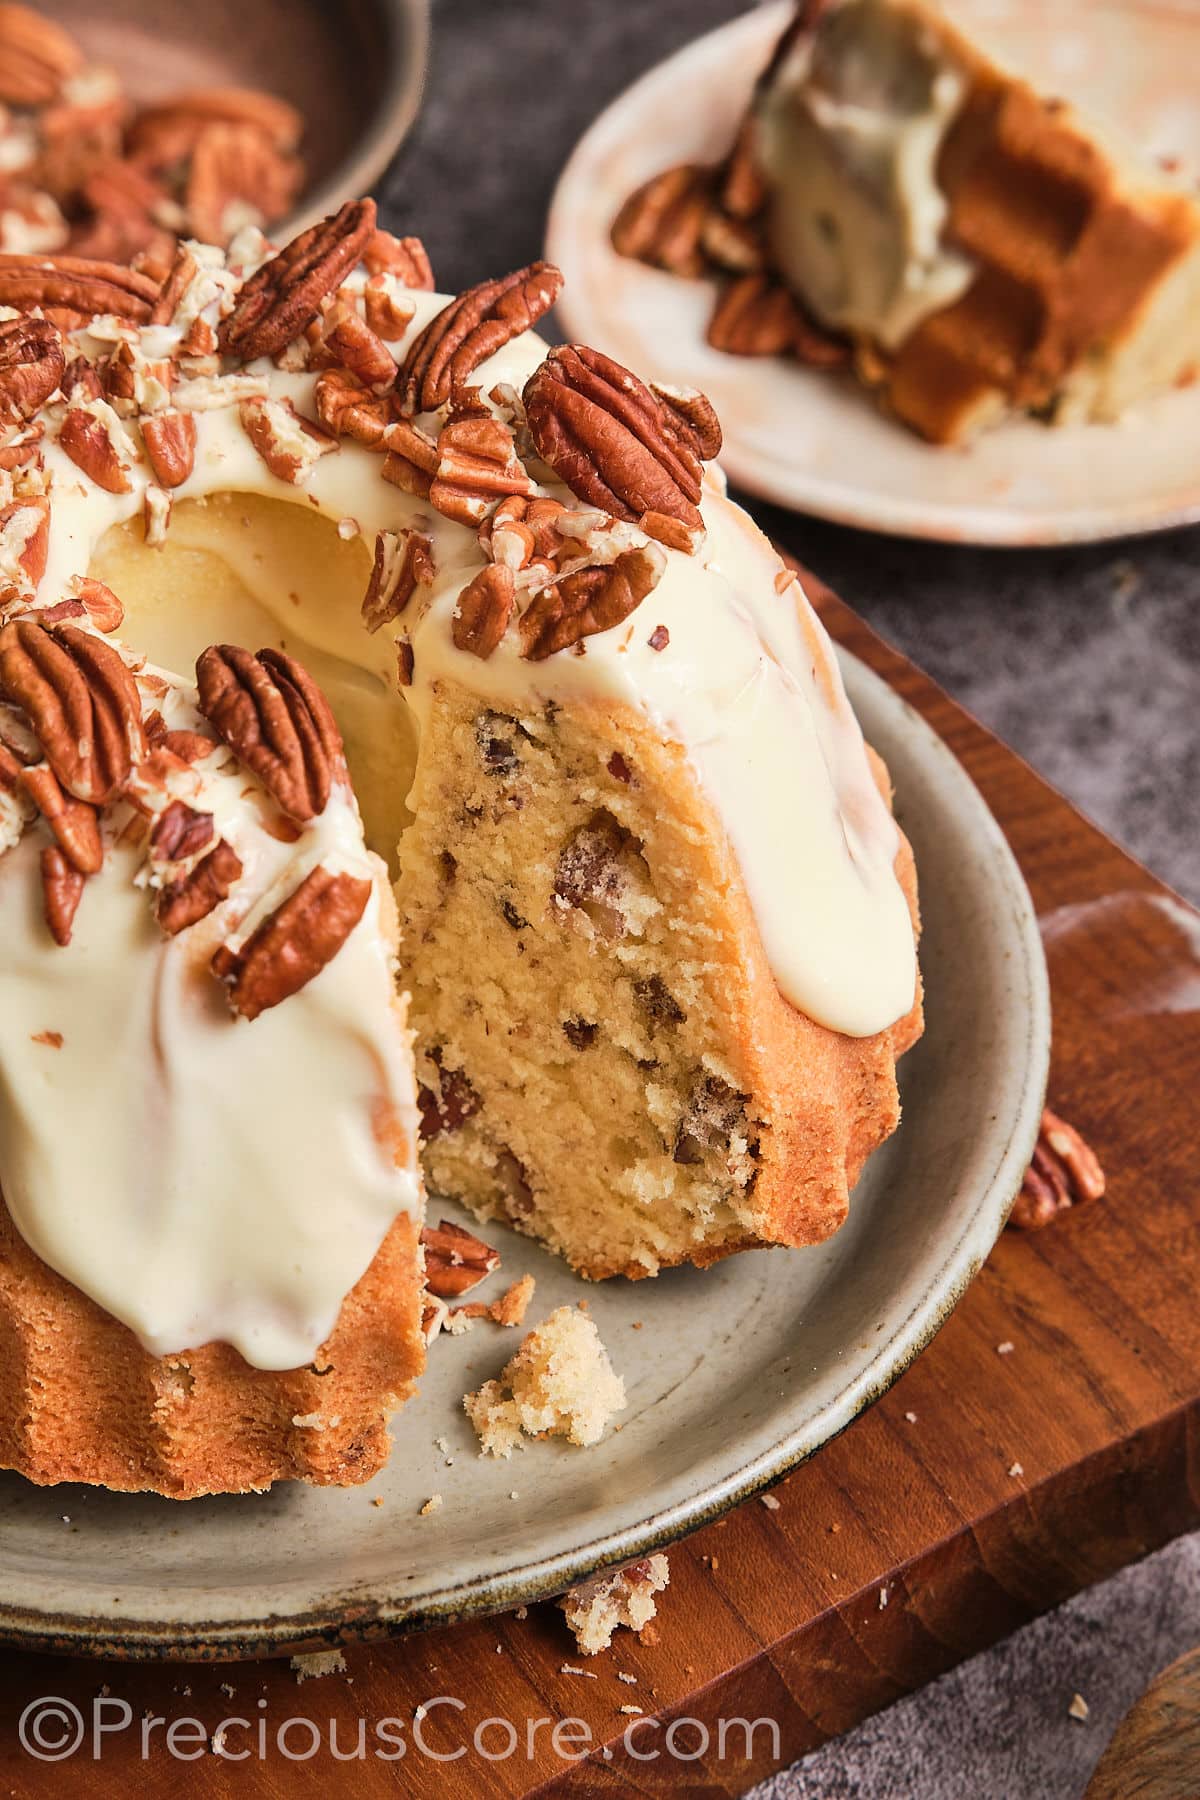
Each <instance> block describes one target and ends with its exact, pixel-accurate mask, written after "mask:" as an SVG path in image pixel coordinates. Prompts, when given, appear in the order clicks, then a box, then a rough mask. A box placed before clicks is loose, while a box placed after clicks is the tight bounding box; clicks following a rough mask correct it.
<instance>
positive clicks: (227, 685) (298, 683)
mask: <svg viewBox="0 0 1200 1800" xmlns="http://www.w3.org/2000/svg"><path fill="white" fill-rule="evenodd" d="M196 684H197V686H198V688H199V690H200V698H199V705H200V711H201V712H202V713H203V714H204V716H205V718H206V719H208V720H209V722H210V723H211V724H212V725H214V726H215V727H216V730H217V733H218V735H219V736H220V738H221V740H222V742H224V743H226V744H228V746H229V748H230V749H231V750H232V751H233V753H234V755H235V756H236V757H238V758H239V759H240V761H242V762H244V763H245V765H246V767H247V768H248V769H249V770H250V771H251V772H252V773H253V774H255V775H257V777H258V779H259V780H260V781H261V782H262V784H263V786H264V787H265V788H266V789H267V792H268V793H269V794H270V795H271V797H272V798H273V799H274V800H275V801H276V802H277V803H278V805H279V806H280V808H281V809H282V810H283V811H284V812H285V813H286V814H287V815H288V817H289V818H290V819H294V820H295V821H296V823H297V824H300V825H303V824H305V823H306V822H307V821H308V820H309V819H314V818H316V817H317V816H318V814H320V813H323V812H324V811H325V808H326V806H327V805H328V803H329V795H330V791H331V789H332V786H333V783H334V782H335V781H338V782H343V783H344V782H346V781H347V780H348V777H347V774H346V756H345V751H344V750H343V748H342V735H341V732H340V731H339V730H338V728H337V724H336V722H335V720H334V717H333V714H332V712H331V711H330V709H329V702H328V701H327V700H326V698H325V696H324V694H323V693H322V692H321V690H320V688H319V687H318V686H317V684H316V682H315V681H314V680H313V678H312V676H311V675H310V674H309V673H308V670H307V669H305V668H304V667H303V665H302V664H301V663H298V662H297V661H296V660H295V658H294V657H291V656H287V655H285V654H284V652H283V651H282V650H260V651H259V653H258V655H257V656H253V655H251V653H250V651H249V650H243V649H242V648H241V647H240V646H239V645H237V644H213V645H211V646H210V648H209V649H207V650H205V651H204V652H203V653H202V655H201V656H200V658H199V660H198V661H197V663H196Z"/></svg>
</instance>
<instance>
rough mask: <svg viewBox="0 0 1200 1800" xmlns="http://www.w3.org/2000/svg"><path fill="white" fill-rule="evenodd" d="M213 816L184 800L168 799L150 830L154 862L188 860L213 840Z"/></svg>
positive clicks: (186, 861) (198, 853) (190, 860)
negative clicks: (199, 810) (169, 800)
mask: <svg viewBox="0 0 1200 1800" xmlns="http://www.w3.org/2000/svg"><path fill="white" fill-rule="evenodd" d="M213 836H214V832H213V816H212V814H211V813H205V812H197V811H196V809H195V808H194V807H192V806H188V805H187V803H186V801H183V800H172V801H171V802H170V803H169V804H168V805H167V806H166V807H164V809H163V811H162V812H160V813H159V815H158V817H157V818H156V819H155V821H154V824H153V826H152V828H151V831H150V854H151V857H152V858H153V860H154V862H156V863H190V862H194V861H195V859H196V858H197V857H198V856H199V855H200V853H201V852H202V851H204V850H207V849H208V847H209V845H210V844H211V843H212V841H213Z"/></svg>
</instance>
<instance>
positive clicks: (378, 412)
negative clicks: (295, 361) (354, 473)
mask: <svg viewBox="0 0 1200 1800" xmlns="http://www.w3.org/2000/svg"><path fill="white" fill-rule="evenodd" d="M313 398H314V400H315V401H316V407H317V417H318V419H320V421H321V423H322V425H324V426H325V427H326V429H327V430H329V431H332V432H334V433H336V435H337V436H338V437H349V438H353V439H354V440H355V442H356V443H359V444H365V445H366V447H367V449H368V450H382V449H384V448H385V445H384V433H385V432H386V430H387V428H388V423H389V421H390V419H391V416H392V409H391V405H390V402H389V401H388V400H387V399H386V398H381V397H380V396H379V395H377V394H371V393H369V392H368V391H367V389H366V388H365V387H364V386H363V385H362V383H361V382H360V381H359V380H358V379H357V377H356V376H354V375H352V374H351V373H350V371H349V370H348V369H324V370H322V372H321V374H320V375H318V376H317V385H316V388H315V389H314V394H313ZM430 448H431V449H432V448H433V446H432V444H431V445H430ZM436 463H437V458H436V456H435V457H434V466H435V467H436Z"/></svg>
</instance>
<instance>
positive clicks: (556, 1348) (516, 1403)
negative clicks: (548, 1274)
mask: <svg viewBox="0 0 1200 1800" xmlns="http://www.w3.org/2000/svg"><path fill="white" fill-rule="evenodd" d="M463 1407H464V1408H465V1410H466V1414H467V1417H468V1418H469V1419H470V1421H471V1423H472V1425H473V1426H474V1427H475V1431H476V1434H477V1435H478V1438H479V1443H480V1454H481V1455H483V1456H505V1457H507V1456H511V1455H512V1453H513V1451H514V1450H515V1449H516V1448H517V1447H518V1445H523V1443H524V1439H525V1438H526V1437H565V1438H566V1439H567V1441H568V1442H569V1443H572V1444H578V1445H581V1446H582V1445H588V1444H596V1443H598V1442H599V1441H600V1439H601V1438H602V1437H603V1435H604V1428H605V1426H606V1425H607V1424H608V1423H609V1421H610V1419H611V1418H612V1417H613V1415H614V1413H618V1412H621V1411H623V1410H624V1407H625V1383H624V1382H623V1381H622V1380H621V1377H620V1376H619V1375H617V1374H615V1373H614V1372H613V1367H612V1364H611V1363H610V1362H609V1360H608V1352H607V1351H606V1350H605V1348H604V1345H603V1344H602V1343H601V1341H600V1334H599V1332H598V1331H597V1330H596V1327H595V1325H594V1324H593V1323H592V1321H591V1320H590V1319H589V1318H587V1317H586V1316H585V1315H584V1314H583V1313H581V1312H579V1311H578V1310H577V1309H576V1308H574V1307H570V1306H560V1307H559V1308H558V1310H557V1312H552V1313H551V1314H550V1317H549V1318H548V1319H545V1320H543V1322H542V1323H541V1324H540V1325H538V1326H536V1327H535V1328H534V1330H533V1331H531V1332H530V1333H529V1335H528V1336H527V1337H526V1338H525V1340H524V1341H523V1343H522V1344H521V1347H520V1349H519V1350H518V1351H517V1352H516V1354H515V1356H513V1357H511V1358H510V1359H509V1361H508V1362H507V1363H506V1364H505V1366H504V1368H503V1369H502V1370H501V1373H500V1377H499V1379H498V1380H497V1381H485V1382H484V1384H483V1386H482V1387H481V1388H479V1389H477V1390H476V1391H475V1392H474V1393H470V1394H465V1395H464V1396H463Z"/></svg>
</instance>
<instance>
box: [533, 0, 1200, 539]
mask: <svg viewBox="0 0 1200 1800" xmlns="http://www.w3.org/2000/svg"><path fill="white" fill-rule="evenodd" d="M790 10H791V9H790V7H789V6H787V5H783V6H768V7H765V8H762V9H759V10H756V11H754V12H751V13H750V14H748V15H747V16H746V17H745V18H743V19H738V20H737V21H736V22H735V23H734V24H732V25H728V26H725V27H724V28H722V29H721V30H720V31H715V32H712V33H710V34H709V35H708V36H707V37H703V38H700V39H698V40H697V42H695V43H694V44H691V45H689V47H688V48H687V49H686V50H684V51H682V52H681V53H680V54H678V55H677V56H674V57H672V58H671V59H670V60H669V61H667V62H664V63H662V64H660V65H659V66H658V68H656V69H652V70H651V71H650V73H649V74H648V75H646V76H645V77H644V78H643V79H642V80H641V81H639V82H637V83H636V84H635V85H634V86H633V87H631V88H629V89H627V90H626V92H625V93H624V94H622V95H621V96H620V98H619V99H618V100H616V101H615V102H614V104H613V105H612V106H610V107H609V108H608V110H607V111H606V112H605V113H603V114H602V115H601V117H600V118H599V119H597V121H596V123H595V124H594V125H593V126H592V127H591V128H590V130H589V131H588V133H587V135H586V136H585V137H584V138H583V140H582V142H581V143H580V144H579V145H578V147H577V148H576V150H575V152H574V155H573V156H572V157H571V160H570V162H569V163H568V164H567V167H566V169H565V170H564V171H563V174H562V177H561V179H560V181H559V183H558V188H557V190H556V192H555V196H554V201H553V205H552V207H551V212H550V224H549V232H548V242H547V255H548V256H549V257H550V258H551V259H552V260H553V261H554V262H557V263H558V264H559V265H560V266H561V267H562V269H563V270H564V272H565V274H566V277H567V283H566V288H565V290H564V293H563V297H562V300H561V301H560V303H559V312H560V315H561V317H562V319H563V321H564V323H565V326H566V330H567V333H568V335H569V336H570V337H571V338H573V339H574V340H576V341H577V342H583V343H588V344H593V345H595V346H596V347H597V348H598V349H601V350H607V351H608V352H609V353H610V354H611V355H613V356H615V357H617V358H618V359H619V360H620V361H622V362H624V363H626V364H628V366H629V367H630V368H632V369H638V370H647V369H650V370H653V371H654V372H655V373H656V375H658V376H659V377H660V378H667V379H670V380H674V381H677V382H680V383H685V384H690V385H692V386H694V387H699V388H701V389H703V391H704V392H705V393H707V394H708V395H709V396H710V397H711V399H712V400H713V402H714V404H715V406H716V409H717V412H718V414H719V415H720V418H721V422H722V425H723V427H724V431H725V448H724V451H723V452H722V458H721V460H722V462H723V463H724V464H725V466H726V468H727V469H728V471H729V474H730V476H731V477H732V479H733V480H734V481H736V482H737V483H739V484H740V485H741V486H742V487H744V488H747V489H748V490H749V491H750V492H751V493H754V494H759V495H761V496H762V497H763V498H764V499H768V500H775V501H779V502H780V503H781V504H783V505H785V506H794V507H798V508H799V509H801V510H802V511H805V512H811V513H817V514H820V515H821V516H822V517H824V518H828V519H836V520H839V521H841V522H843V523H845V524H850V525H859V526H864V527H866V528H867V529H869V530H873V531H894V532H900V533H903V534H904V535H907V536H912V537H929V538H941V539H946V540H950V541H958V542H965V543H978V544H1050V543H1066V542H1070V541H1079V540H1085V539H1098V538H1106V537H1118V536H1123V535H1125V534H1126V533H1131V532H1142V531H1156V530H1161V529H1163V528H1165V527H1167V526H1170V525H1179V524H1183V523H1185V522H1187V521H1189V520H1193V519H1200V385H1195V386H1193V387H1191V388H1189V389H1183V390H1179V391H1176V392H1173V393H1169V394H1165V395H1162V396H1161V397H1159V398H1157V399H1155V400H1153V401H1151V402H1149V403H1148V404H1146V405H1144V406H1143V407H1141V408H1140V409H1139V410H1138V411H1137V412H1136V413H1134V414H1131V415H1130V416H1129V417H1128V418H1127V419H1125V420H1123V421H1122V422H1121V423H1120V424H1119V425H1115V426H1114V425H1108V426H1103V425H1079V426H1066V427H1062V428H1059V429H1057V430H1050V429H1048V428H1047V427H1046V426H1044V425H1039V424H1038V423H1036V422H1035V421H1033V420H1028V419H1017V420H1012V421H1010V422H1007V423H1005V424H1003V425H1001V426H999V427H998V428H997V429H996V430H994V431H992V432H989V433H985V434H984V435H983V436H982V437H981V438H980V439H979V440H978V441H977V442H976V443H975V444H973V445H971V446H969V447H967V448H965V449H936V448H933V447H932V446H929V445H926V444H923V443H921V442H920V441H919V440H918V439H917V438H915V437H913V436H912V435H911V434H910V433H909V432H907V431H906V430H904V429H903V428H902V427H901V426H899V425H896V424H894V423H892V422H891V421H890V420H888V419H886V418H884V417H883V415H882V414H881V413H880V412H879V411H878V409H877V408H876V406H875V405H874V403H873V402H872V400H871V399H870V398H869V396H868V395H867V394H866V393H864V391H863V390H862V389H861V388H860V387H859V386H858V385H857V383H856V382H855V381H854V380H853V378H852V377H851V376H849V375H830V374H826V373H822V372H820V371H818V370H812V369H803V368H800V367H799V366H798V365H796V364H795V363H792V362H788V361H785V360H783V359H782V358H777V357H769V358H761V359H760V358H746V357H732V356H726V355H723V354H722V353H721V352H719V351H716V350H712V349H710V348H709V347H708V345H707V344H706V343H705V342H704V330H705V326H706V324H707V321H708V315H709V313H710V311H711V309H712V299H713V294H714V292H715V289H714V286H713V284H712V283H711V282H706V281H682V280H679V279H677V278H676V277H674V276H671V275H666V274H663V273H661V272H660V271H658V270H655V269H648V268H644V267H643V266H642V265H641V264H640V263H635V262H629V261H627V260H625V259H623V258H621V257H619V256H617V255H616V253H615V252H614V250H613V249H612V246H611V244H610V243H609V237H608V233H609V227H610V225H611V223H612V220H613V217H614V215H615V214H616V211H617V208H618V206H619V205H620V203H621V201H622V200H624V199H625V197H626V195H627V194H629V193H631V192H632V191H633V189H634V188H635V187H637V186H638V184H639V183H640V182H642V181H644V180H646V179H647V178H648V177H649V176H650V175H652V174H654V173H655V172H656V171H657V170H659V169H663V168H666V167H668V166H669V165H670V164H672V163H679V162H688V161H697V160H698V161H714V160H716V159H717V158H718V157H719V156H720V155H722V154H723V152H724V151H725V149H726V148H727V147H728V145H729V143H730V142H731V140H732V137H733V133H734V129H735V126H736V123H737V120H738V119H739V117H740V115H741V113H742V110H743V109H744V107H745V104H746V100H747V97H748V95H749V93H750V90H751V87H752V85H753V82H754V79H755V77H756V75H757V74H758V72H759V71H760V69H761V68H762V66H763V63H764V62H765V60H766V56H767V53H768V51H769V49H770V46H771V44H772V42H773V41H774V38H775V37H776V35H777V34H778V32H779V31H780V30H781V28H782V26H783V23H784V22H785V20H786V19H787V17H788V16H789V13H790ZM950 10H951V11H952V12H953V13H954V15H955V16H956V17H957V18H960V19H961V20H962V21H963V22H964V24H966V25H967V26H968V27H970V26H971V25H972V24H973V23H974V22H976V21H979V22H981V23H982V24H983V25H984V27H985V28H987V29H988V30H989V31H990V32H991V33H992V41H999V42H1001V43H1002V44H1003V45H1004V46H1005V48H1006V50H1007V51H1008V52H1009V53H1010V54H1011V56H1012V59H1013V60H1014V62H1017V63H1018V64H1019V65H1020V66H1022V67H1029V68H1033V69H1036V70H1038V71H1039V72H1040V74H1039V79H1040V81H1041V82H1042V84H1043V85H1044V86H1045V87H1046V88H1047V89H1048V90H1050V91H1053V90H1054V89H1055V88H1060V89H1061V90H1062V91H1063V92H1064V93H1067V94H1069V95H1071V96H1072V97H1073V98H1075V99H1076V100H1082V101H1084V102H1085V103H1086V104H1087V105H1088V106H1089V107H1090V108H1091V109H1092V110H1094V111H1096V112H1097V113H1103V114H1104V115H1105V116H1107V117H1109V118H1112V119H1115V120H1118V121H1120V122H1121V124H1122V126H1123V127H1124V129H1125V132H1126V135H1127V136H1130V137H1132V139H1133V140H1134V141H1135V142H1140V143H1141V144H1142V145H1144V146H1145V147H1146V148H1147V149H1149V150H1151V151H1153V152H1156V153H1163V154H1165V153H1171V154H1174V155H1177V156H1181V157H1183V158H1184V159H1186V161H1187V162H1189V163H1191V164H1193V165H1194V166H1196V167H1200V105H1198V104H1197V101H1196V69H1197V67H1200V5H1197V4H1196V0H955V3H954V4H952V5H951V6H950Z"/></svg>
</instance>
